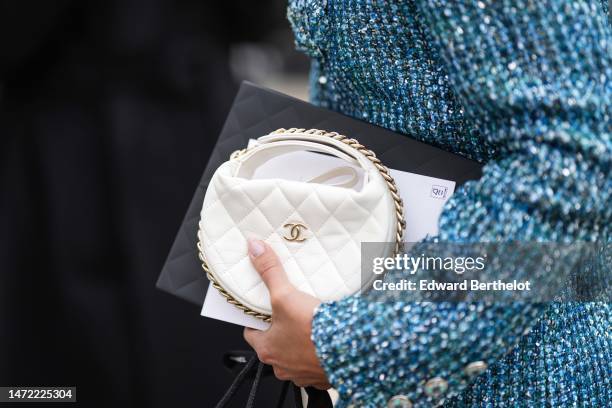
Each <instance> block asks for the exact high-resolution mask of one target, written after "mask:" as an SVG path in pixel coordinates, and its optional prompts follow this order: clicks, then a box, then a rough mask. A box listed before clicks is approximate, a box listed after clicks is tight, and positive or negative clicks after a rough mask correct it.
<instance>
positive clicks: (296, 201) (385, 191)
mask: <svg viewBox="0 0 612 408" xmlns="http://www.w3.org/2000/svg"><path fill="white" fill-rule="evenodd" d="M294 151H312V152H320V153H326V154H328V155H333V156H336V157H338V158H340V159H342V160H344V161H346V162H348V163H349V164H351V165H353V166H354V165H356V166H358V167H359V168H361V170H362V171H363V183H362V185H361V187H360V188H358V189H357V188H354V187H353V186H352V183H345V184H344V185H328V184H325V183H324V182H325V181H326V180H327V179H329V178H333V177H336V176H338V175H347V174H350V173H351V172H350V171H347V168H349V169H353V168H352V167H348V166H345V167H339V168H337V169H335V170H333V171H331V172H330V173H328V174H324V175H322V176H320V177H317V178H315V179H313V180H310V182H303V181H294V180H286V179H282V178H281V177H282V175H279V178H269V179H254V178H253V174H254V172H255V170H256V169H257V168H258V167H259V166H261V165H263V164H264V163H265V162H267V161H269V160H271V159H273V158H274V157H277V156H279V155H282V154H286V153H289V152H294ZM353 171H354V170H353ZM403 229H404V218H403V207H402V201H401V199H400V197H399V194H398V191H397V188H396V186H395V182H394V180H393V178H392V177H391V176H390V175H389V170H388V169H387V168H386V167H385V166H383V165H382V164H381V162H380V161H379V160H378V158H376V155H375V154H374V153H373V152H372V151H370V150H367V149H366V148H365V147H364V146H362V145H361V144H359V142H357V141H356V140H354V139H349V138H347V137H346V136H343V135H339V134H337V133H335V132H326V131H322V130H315V129H311V130H305V129H295V128H292V129H288V130H285V129H279V130H277V131H274V132H272V133H270V134H269V135H266V136H262V137H260V138H259V139H257V143H256V145H255V146H253V147H250V148H248V149H244V150H240V151H237V152H235V153H233V154H232V155H231V157H230V159H229V160H228V161H227V162H225V163H223V164H222V165H221V166H220V167H219V168H218V169H217V171H216V172H215V174H214V175H213V177H212V179H211V181H210V184H209V185H208V189H207V190H206V195H205V198H204V203H203V205H202V211H201V218H200V223H199V231H198V241H199V242H198V251H199V256H200V260H201V261H202V266H203V268H204V270H205V272H206V274H207V276H208V278H209V279H210V281H211V282H212V284H213V287H215V288H216V289H217V290H218V291H219V292H220V293H221V294H222V295H223V296H224V297H225V298H226V299H227V300H228V301H229V302H230V303H232V304H234V305H236V306H237V307H239V308H240V309H242V310H243V311H244V312H245V313H247V314H249V315H252V316H255V317H257V318H259V319H262V320H265V321H269V320H270V315H271V307H270V299H269V294H268V290H267V288H266V286H265V285H264V283H263V282H262V280H261V279H260V277H259V275H258V273H257V271H255V269H254V268H253V266H252V264H251V261H250V259H249V257H248V252H247V239H248V238H257V239H262V240H264V241H266V242H267V243H268V244H269V245H270V246H271V247H272V248H273V249H274V251H275V252H276V253H277V254H278V256H279V258H280V260H281V262H282V264H283V266H284V268H285V271H286V272H287V274H288V276H289V280H290V281H291V282H292V283H293V284H294V285H295V286H296V287H297V288H298V289H300V290H302V291H304V292H306V293H309V294H311V295H313V296H315V297H317V298H319V299H320V300H322V301H327V300H336V299H340V298H342V297H345V296H348V295H351V294H354V293H356V292H358V291H359V290H360V288H361V287H362V283H364V282H362V276H361V265H360V260H361V250H360V244H361V243H362V242H395V243H396V244H395V245H391V246H387V247H390V248H391V252H392V251H393V250H396V251H397V249H398V247H399V245H400V243H401V240H402V235H403ZM393 247H395V248H393ZM388 255H392V254H389V253H386V254H381V256H388Z"/></svg>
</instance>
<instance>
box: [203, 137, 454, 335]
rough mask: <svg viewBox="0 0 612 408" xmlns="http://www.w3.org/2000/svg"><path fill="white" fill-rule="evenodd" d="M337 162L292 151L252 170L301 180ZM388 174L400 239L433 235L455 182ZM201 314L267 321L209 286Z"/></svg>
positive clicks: (253, 323) (258, 324)
mask: <svg viewBox="0 0 612 408" xmlns="http://www.w3.org/2000/svg"><path fill="white" fill-rule="evenodd" d="M251 143H252V142H251ZM251 143H249V144H251ZM339 165H342V166H346V165H347V163H346V162H345V161H343V160H341V159H338V158H335V157H331V156H326V155H322V154H317V153H310V152H294V153H288V154H285V155H282V156H278V157H275V158H274V159H272V160H271V161H269V162H267V163H266V164H264V165H263V166H261V167H260V168H259V169H258V170H257V171H256V172H255V175H254V178H271V177H278V175H279V174H282V177H283V178H285V179H291V180H302V181H304V180H309V179H311V178H313V177H316V176H318V175H320V174H322V173H324V172H325V171H327V170H330V169H332V168H334V167H338V166H339ZM356 168H357V167H356ZM391 175H392V176H393V178H394V179H395V182H396V184H397V187H398V189H399V191H400V196H401V197H402V200H403V201H404V216H405V218H406V231H405V233H404V240H405V241H406V242H417V241H420V240H421V239H423V238H425V237H426V236H427V235H436V234H437V233H438V217H439V215H440V212H441V210H442V206H443V205H444V203H445V202H446V201H447V200H448V198H449V197H450V196H451V195H452V194H453V192H454V191H455V182H454V181H449V180H443V179H438V178H433V177H426V176H421V175H419V174H413V173H408V172H405V171H399V170H391ZM356 188H359V186H357V187H356ZM201 314H202V316H206V317H210V318H213V319H218V320H222V321H226V322H229V323H234V324H238V325H240V326H247V327H252V328H255V329H259V330H265V329H266V328H267V327H268V324H267V323H264V322H262V321H261V320H258V319H255V318H254V317H251V316H248V315H246V314H244V313H243V312H242V311H240V310H239V309H237V308H236V307H235V306H233V305H231V304H229V303H227V302H226V300H225V299H224V298H223V297H222V296H221V295H220V294H219V292H217V290H216V289H214V288H213V287H212V286H209V287H208V292H207V293H206V299H205V300H204V305H203V307H202V313H201Z"/></svg>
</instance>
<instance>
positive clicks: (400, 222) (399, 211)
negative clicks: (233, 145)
mask: <svg viewBox="0 0 612 408" xmlns="http://www.w3.org/2000/svg"><path fill="white" fill-rule="evenodd" d="M278 133H302V134H306V135H318V136H324V137H331V138H333V139H335V140H338V141H340V142H342V143H344V144H346V145H348V146H350V147H352V148H353V149H355V150H357V151H359V152H360V153H361V154H363V155H364V156H365V157H366V158H367V159H368V160H370V161H371V162H372V164H374V166H375V167H376V169H377V170H378V172H379V173H380V175H381V176H382V177H383V179H384V180H385V182H386V183H387V187H388V188H389V192H390V193H391V197H392V198H393V203H394V205H395V217H396V221H397V222H396V229H395V239H396V241H395V253H398V252H399V251H400V248H401V245H402V237H403V236H404V228H405V227H406V220H405V219H404V205H403V202H402V199H401V197H400V196H399V192H398V190H397V186H396V185H395V180H393V177H391V174H390V172H389V169H388V168H387V167H386V166H385V165H383V164H382V163H381V161H380V159H378V157H376V154H375V153H374V152H373V151H371V150H369V149H367V148H366V147H365V146H363V145H362V144H360V143H359V142H358V141H357V140H355V139H351V138H349V137H347V136H344V135H341V134H339V133H337V132H328V131H326V130H319V129H301V128H290V129H283V128H281V129H278V130H275V131H274V132H272V133H270V135H274V134H278ZM248 150H249V149H248V148H245V149H240V150H236V151H235V152H234V153H232V154H231V155H230V159H236V158H238V157H240V156H242V155H243V154H244V153H246V152H247V151H248ZM197 247H198V257H199V258H200V261H201V262H202V269H203V270H204V272H205V273H206V277H207V278H208V280H210V282H211V283H212V286H213V288H215V289H216V290H218V291H219V293H220V294H221V296H223V297H224V298H225V300H227V302H228V303H230V304H232V305H234V306H236V307H237V308H238V309H240V310H242V311H243V312H244V313H245V314H247V315H249V316H253V317H255V318H257V319H260V320H263V321H264V322H267V323H269V322H271V321H272V316H271V315H269V314H265V313H259V312H257V311H255V310H253V309H251V308H249V307H247V306H245V305H243V304H242V303H240V302H239V301H238V300H236V299H235V298H234V297H233V296H232V295H230V294H229V293H227V291H226V290H225V289H224V288H223V287H222V286H221V285H220V284H219V282H218V281H217V279H216V278H215V277H214V276H213V274H212V273H211V272H210V268H209V267H208V264H207V263H206V260H205V258H204V251H203V250H202V243H201V242H200V241H199V240H198V244H197Z"/></svg>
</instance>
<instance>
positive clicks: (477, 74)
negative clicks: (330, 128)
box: [288, 0, 612, 407]
mask: <svg viewBox="0 0 612 408" xmlns="http://www.w3.org/2000/svg"><path fill="white" fill-rule="evenodd" d="M603 3H604V4H602V2H597V1H583V0H540V1H535V0H514V1H510V0H499V1H498V0H479V1H461V2H458V1H450V0H449V1H446V0H420V1H417V0H409V1H387V2H383V1H356V0H293V1H290V5H289V10H288V17H289V20H290V21H291V23H292V26H293V29H294V32H295V36H296V44H297V46H298V48H299V49H301V50H303V51H305V52H306V53H308V54H309V55H310V56H311V57H312V58H313V59H312V72H311V98H312V101H313V102H314V103H316V104H318V105H321V106H324V107H327V108H330V109H333V110H336V111H339V112H342V113H345V114H348V115H351V116H354V117H357V118H361V119H363V120H366V121H369V122H371V123H374V124H377V125H380V126H383V127H385V128H388V129H392V130H395V131H398V132H400V133H404V134H406V135H408V136H410V137H413V138H415V139H418V140H422V141H426V142H429V143H432V144H435V145H437V146H439V147H442V148H444V149H447V150H449V151H452V152H455V153H458V154H462V155H464V156H467V157H469V158H472V159H475V160H478V161H481V162H483V163H486V165H485V167H484V169H483V176H482V178H481V179H480V180H478V181H474V182H468V183H467V184H466V185H464V186H462V187H461V188H460V189H458V191H457V192H456V193H455V194H454V195H453V196H452V197H451V199H450V200H449V201H448V203H447V205H446V206H445V209H444V211H443V213H442V215H441V217H440V221H439V227H440V228H439V236H438V237H436V238H435V239H437V240H440V241H444V242H506V241H513V240H520V241H534V242H566V243H567V242H574V241H589V242H595V241H600V242H609V237H610V225H612V206H611V205H610V203H611V202H612V199H611V197H610V195H611V191H612V179H611V177H610V162H611V160H612V154H611V153H612V142H611V137H610V135H611V125H610V116H611V112H610V100H612V86H611V85H610V77H611V76H612V57H611V53H610V45H611V41H610V39H611V30H610V22H609V20H608V16H607V12H608V10H607V5H606V4H605V3H606V2H603ZM611 322H612V307H611V306H610V304H609V303H607V302H599V303H596V302H591V303H555V304H549V305H539V306H536V305H531V306H527V305H522V304H513V305H504V306H503V307H502V306H495V305H484V304H469V303H458V304H448V303H409V302H401V301H398V302H395V303H394V304H392V305H390V304H382V303H377V302H373V301H371V300H369V299H368V298H367V297H356V296H355V297H349V298H346V299H343V300H340V301H336V302H328V303H324V304H323V305H321V306H320V307H319V309H318V310H317V312H316V314H315V318H314V321H313V333H312V336H313V341H314V342H315V345H316V347H317V352H318V355H319V358H320V360H321V362H322V364H323V367H324V368H325V370H326V372H327V374H328V377H329V379H330V382H331V383H332V385H333V386H334V387H335V388H337V389H338V391H339V392H340V396H341V399H340V402H339V406H340V407H344V406H348V405H350V404H353V405H355V406H359V407H381V406H385V404H387V401H388V400H389V399H390V398H391V397H392V396H394V395H397V394H402V395H405V396H406V397H407V398H409V399H410V401H411V402H412V404H413V406H414V407H425V406H432V405H441V404H443V405H445V406H594V407H603V406H611V405H612V387H610V378H611V377H612V375H611V374H612V360H611V358H610V357H612V355H611V354H612V351H611V349H612V348H611V343H612V339H611V338H610V336H611V330H610V328H611V325H610V323H611ZM475 361H482V362H485V363H487V364H488V369H487V370H485V371H484V372H480V373H477V374H478V375H474V373H472V375H468V374H467V373H466V369H465V368H466V365H469V364H470V362H475ZM468 371H469V370H468ZM431 379H442V380H443V384H445V386H444V387H441V388H440V387H439V388H438V389H436V390H433V392H432V389H431V387H429V388H428V384H430V383H429V382H428V381H429V380H431ZM438 383H439V381H438Z"/></svg>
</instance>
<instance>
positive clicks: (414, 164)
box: [156, 82, 481, 307]
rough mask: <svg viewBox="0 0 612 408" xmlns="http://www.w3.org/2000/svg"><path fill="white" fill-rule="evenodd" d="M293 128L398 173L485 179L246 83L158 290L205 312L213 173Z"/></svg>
mask: <svg viewBox="0 0 612 408" xmlns="http://www.w3.org/2000/svg"><path fill="white" fill-rule="evenodd" d="M293 126H298V127H303V128H316V129H334V130H336V131H337V132H339V133H342V134H345V135H348V136H350V137H354V138H356V139H358V140H359V141H360V142H361V143H363V144H364V145H366V146H368V147H369V148H370V149H372V150H374V151H375V152H376V154H377V156H378V157H379V158H380V159H381V160H382V161H383V162H384V163H385V164H386V165H387V166H389V167H390V168H393V169H397V170H402V171H409V172H412V173H417V174H422V175H425V176H430V177H439V178H443V179H447V180H453V181H455V182H456V183H457V186H460V185H461V184H463V183H464V182H466V181H467V180H471V179H477V178H479V177H480V168H481V165H480V164H479V163H476V162H474V161H471V160H468V159H466V158H464V157H461V156H458V155H456V154H452V153H449V152H445V151H444V150H441V149H439V148H437V147H434V146H431V145H428V144H426V143H422V142H419V141H416V140H414V139H412V138H410V137H409V136H406V135H401V134H399V133H394V132H392V131H389V130H386V129H383V128H380V127H378V126H374V125H371V124H369V123H367V122H363V121H360V120H357V119H354V118H350V117H348V116H345V115H342V114H339V113H336V112H333V111H331V110H328V109H323V108H319V107H317V106H314V105H312V104H309V103H307V102H304V101H300V100H298V99H295V98H292V97H290V96H287V95H283V94H280V93H278V92H275V91H272V90H270V89H265V88H262V87H259V86H257V85H254V84H251V83H248V82H243V83H242V85H241V87H240V91H239V92H238V94H237V95H236V99H235V100H234V104H233V105H232V108H231V110H230V112H229V113H228V116H227V119H226V122H225V125H224V127H223V130H222V131H221V134H220V135H219V137H218V141H217V144H216V146H215V149H214V151H213V153H212V155H211V157H210V159H209V162H208V164H207V165H206V169H205V170H204V172H203V174H202V179H201V180H200V183H199V185H198V186H196V187H195V188H194V195H193V198H192V200H191V203H190V205H189V208H188V209H187V211H186V213H185V217H184V219H183V221H182V223H181V225H180V227H179V228H178V231H177V235H176V237H175V239H174V242H173V244H172V247H171V248H170V251H169V253H168V257H167V259H166V262H165V263H164V266H163V268H162V270H161V273H160V275H159V278H158V280H157V284H156V286H157V288H159V289H160V290H163V291H165V292H167V293H170V294H172V295H174V296H177V297H179V298H180V299H183V300H186V301H188V302H190V303H192V304H194V305H197V306H198V307H202V304H203V303H204V297H205V296H206V291H207V289H208V284H209V281H208V279H207V278H206V275H205V274H204V272H203V271H202V266H201V264H200V260H199V259H198V253H197V249H196V243H197V231H198V223H199V221H200V212H201V210H202V202H203V200H204V193H205V192H206V188H207V187H208V184H209V182H210V180H211V178H212V176H213V174H214V173H215V171H216V170H217V168H218V167H219V166H220V165H221V164H223V163H224V162H225V161H227V158H228V157H229V155H230V154H231V153H232V152H233V151H234V150H237V149H242V148H244V147H245V146H246V145H247V143H248V141H249V139H255V138H257V137H259V136H261V135H264V134H267V133H269V132H272V131H273V130H275V129H278V128H282V127H284V128H288V127H293ZM203 137H210V138H211V143H213V141H214V140H215V139H216V135H208V136H203ZM177 182H180V180H177Z"/></svg>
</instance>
